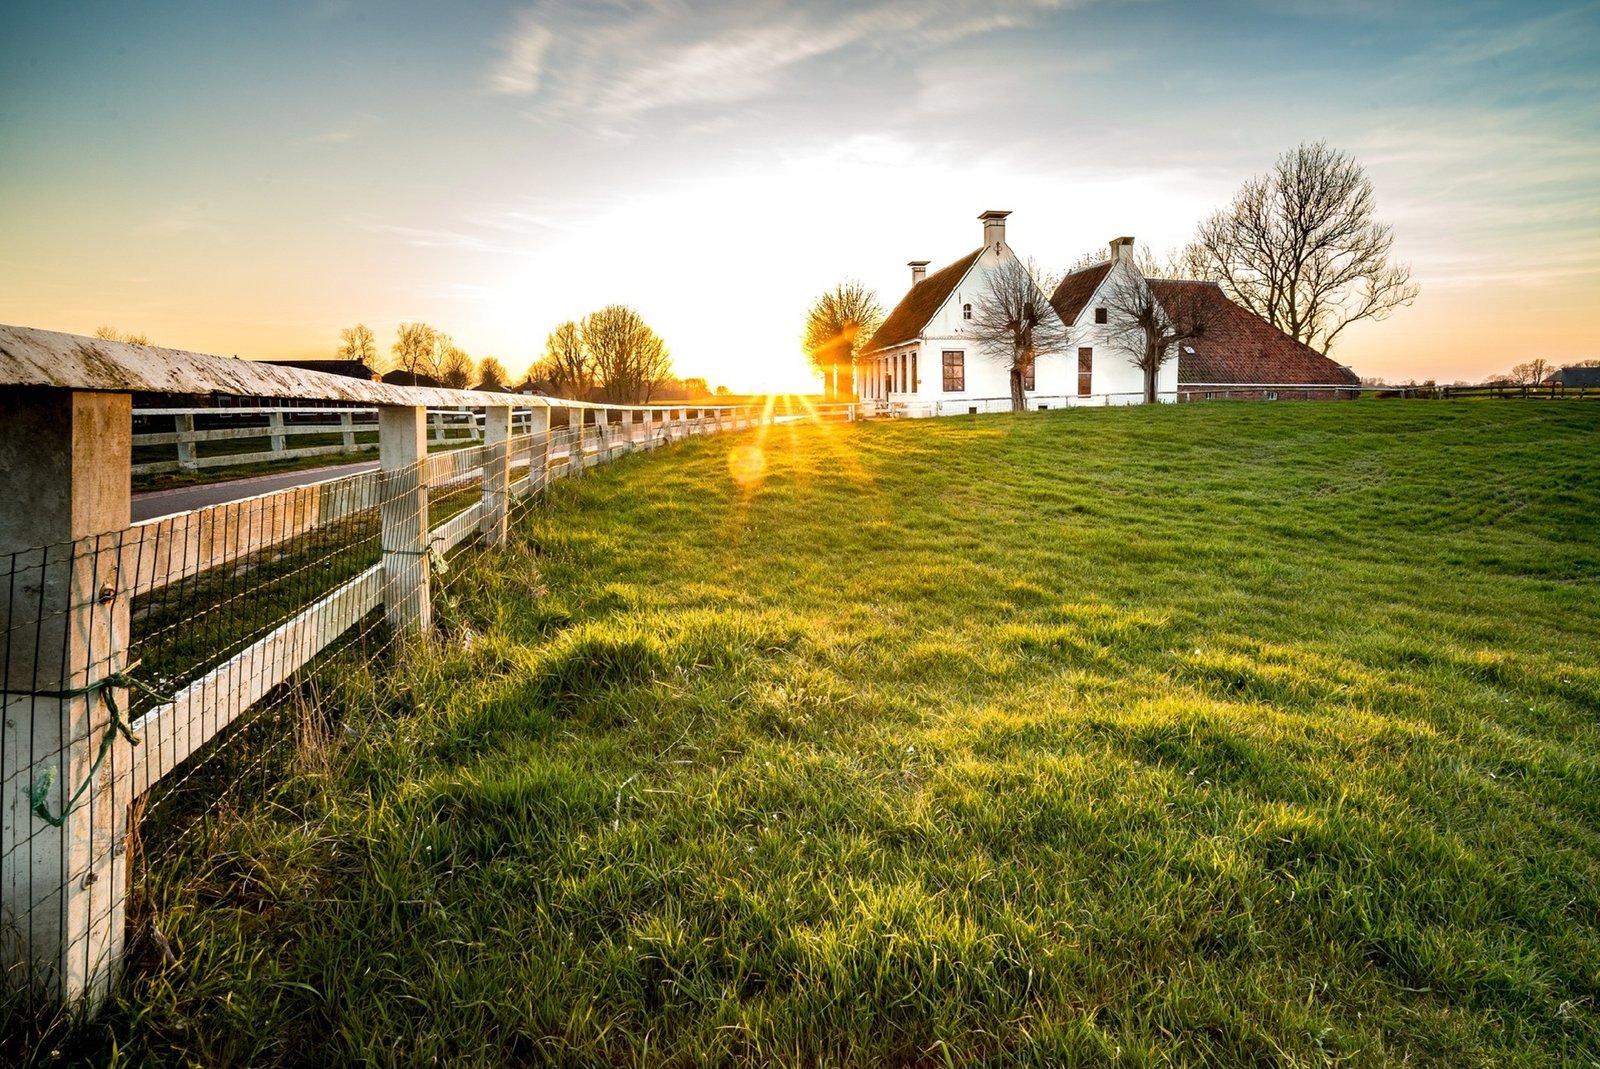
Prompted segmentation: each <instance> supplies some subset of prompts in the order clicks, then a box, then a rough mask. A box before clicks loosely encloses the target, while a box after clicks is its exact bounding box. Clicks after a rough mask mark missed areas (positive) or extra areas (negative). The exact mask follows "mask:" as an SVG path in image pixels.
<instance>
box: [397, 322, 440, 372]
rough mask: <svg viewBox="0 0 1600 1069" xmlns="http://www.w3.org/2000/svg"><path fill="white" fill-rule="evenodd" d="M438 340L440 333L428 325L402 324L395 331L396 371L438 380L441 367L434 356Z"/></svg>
mask: <svg viewBox="0 0 1600 1069" xmlns="http://www.w3.org/2000/svg"><path fill="white" fill-rule="evenodd" d="M438 340H439V332H438V331H436V330H434V329H433V328H432V327H430V326H428V324H426V323H401V324H400V326H399V327H397V328H396V329H395V338H394V349H393V352H394V365H395V370H397V371H404V372H407V373H409V374H411V375H431V376H433V377H434V378H438V375H439V365H438V363H437V362H436V359H435V356H434V353H435V350H436V348H437V345H438Z"/></svg>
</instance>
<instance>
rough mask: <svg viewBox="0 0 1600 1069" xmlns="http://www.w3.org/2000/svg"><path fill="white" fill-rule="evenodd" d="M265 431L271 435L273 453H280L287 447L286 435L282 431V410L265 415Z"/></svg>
mask: <svg viewBox="0 0 1600 1069" xmlns="http://www.w3.org/2000/svg"><path fill="white" fill-rule="evenodd" d="M267 432H268V434H269V435H270V436H271V439H272V451H273V452H274V453H281V452H283V451H284V450H285V449H287V448H288V447H289V443H288V440H287V436H286V435H285V434H284V433H283V413H282V412H273V413H271V414H270V415H268V416H267Z"/></svg>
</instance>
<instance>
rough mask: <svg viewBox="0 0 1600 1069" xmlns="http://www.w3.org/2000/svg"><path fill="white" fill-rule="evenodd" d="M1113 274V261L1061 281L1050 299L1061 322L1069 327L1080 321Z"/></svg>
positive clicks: (1085, 269)
mask: <svg viewBox="0 0 1600 1069" xmlns="http://www.w3.org/2000/svg"><path fill="white" fill-rule="evenodd" d="M1110 273H1111V261H1110V260H1107V261H1106V262H1105V263H1103V264H1095V265H1094V266H1093V267H1086V268H1084V269H1083V270H1082V271H1074V272H1073V273H1072V274H1070V275H1068V276H1067V277H1066V278H1063V279H1062V280H1061V283H1060V285H1058V286H1056V291H1055V293H1053V294H1052V295H1051V297H1050V307H1052V308H1054V309H1055V310H1056V315H1058V316H1060V317H1061V322H1063V323H1065V324H1067V325H1068V326H1069V327H1070V326H1071V325H1072V324H1074V323H1076V322H1077V321H1078V317H1079V316H1080V315H1082V314H1083V309H1084V308H1085V307H1086V306H1087V305H1088V303H1089V301H1090V300H1091V299H1092V298H1093V297H1094V295H1095V294H1096V293H1098V292H1099V291H1100V286H1101V284H1102V283H1103V282H1105V280H1106V276H1107V275H1109V274H1110Z"/></svg>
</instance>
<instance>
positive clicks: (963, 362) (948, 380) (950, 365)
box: [944, 349, 967, 393]
mask: <svg viewBox="0 0 1600 1069" xmlns="http://www.w3.org/2000/svg"><path fill="white" fill-rule="evenodd" d="M966 388H967V354H966V353H964V352H962V351H960V350H956V351H954V352H952V351H950V350H948V349H947V350H945V354H944V392H945V393H959V392H960V391H962V390H965V389H966Z"/></svg>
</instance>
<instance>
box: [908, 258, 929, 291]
mask: <svg viewBox="0 0 1600 1069" xmlns="http://www.w3.org/2000/svg"><path fill="white" fill-rule="evenodd" d="M907 266H908V267H910V268H911V284H912V285H913V286H915V285H916V284H917V283H918V282H921V281H922V280H923V279H925V278H927V277H928V261H927V260H912V261H911V262H910V263H909V264H907Z"/></svg>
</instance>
